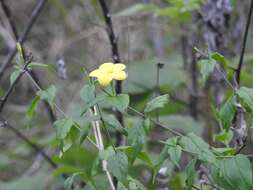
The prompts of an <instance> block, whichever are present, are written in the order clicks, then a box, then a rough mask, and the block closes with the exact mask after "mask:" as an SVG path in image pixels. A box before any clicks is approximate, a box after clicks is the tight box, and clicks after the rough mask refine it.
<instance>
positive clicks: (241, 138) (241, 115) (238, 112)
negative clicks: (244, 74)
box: [233, 0, 253, 154]
mask: <svg viewBox="0 0 253 190" xmlns="http://www.w3.org/2000/svg"><path fill="white" fill-rule="evenodd" d="M252 13H253V0H251V2H250V9H249V13H248V18H247V22H246V26H245V31H244V36H243V43H242V50H241V53H240V59H239V63H238V66H237V69H236V71H235V89H239V88H240V76H241V71H242V66H243V61H244V55H245V49H246V44H247V39H248V34H249V27H250V24H251V19H252ZM236 102H237V105H239V106H237V107H236V112H235V115H234V119H233V125H234V126H235V132H238V131H243V133H238V134H239V136H238V135H237V136H238V137H236V139H235V141H236V142H242V144H240V146H239V147H238V149H237V154H239V153H240V152H241V151H242V150H243V148H245V147H246V138H247V130H246V129H245V126H244V123H245V119H244V115H245V112H244V113H241V108H242V107H241V104H240V102H239V98H238V97H237V100H236ZM242 109H243V108H242ZM238 115H239V117H238ZM237 120H239V121H237ZM237 125H239V126H237ZM237 144H238V143H237Z"/></svg>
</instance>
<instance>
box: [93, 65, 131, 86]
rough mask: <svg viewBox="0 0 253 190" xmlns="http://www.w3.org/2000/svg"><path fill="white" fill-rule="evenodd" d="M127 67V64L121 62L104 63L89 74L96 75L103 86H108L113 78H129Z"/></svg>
mask: <svg viewBox="0 0 253 190" xmlns="http://www.w3.org/2000/svg"><path fill="white" fill-rule="evenodd" d="M125 68H126V66H125V65H124V64H121V63H117V64H113V63H104V64H102V65H100V67H99V68H98V69H96V70H94V71H92V72H91V73H90V74H89V76H90V77H96V78H97V79H98V82H99V84H100V85H101V86H108V85H109V84H110V83H111V81H112V80H125V79H126V78H127V74H126V72H125V71H124V69H125Z"/></svg>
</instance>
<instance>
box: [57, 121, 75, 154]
mask: <svg viewBox="0 0 253 190" xmlns="http://www.w3.org/2000/svg"><path fill="white" fill-rule="evenodd" d="M75 125H76V124H75ZM78 132H79V131H78V129H77V128H76V127H71V129H70V130H69V132H68V134H67V136H66V137H65V138H64V139H61V140H60V148H61V152H60V157H62V156H63V153H65V152H66V151H67V150H69V149H70V148H71V147H72V145H73V144H74V143H75V142H77V140H78Z"/></svg>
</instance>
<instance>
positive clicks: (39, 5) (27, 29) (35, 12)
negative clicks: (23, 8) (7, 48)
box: [0, 0, 48, 80]
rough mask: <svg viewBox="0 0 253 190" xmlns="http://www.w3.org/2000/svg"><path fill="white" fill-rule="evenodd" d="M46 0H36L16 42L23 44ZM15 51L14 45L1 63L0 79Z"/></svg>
mask: <svg viewBox="0 0 253 190" xmlns="http://www.w3.org/2000/svg"><path fill="white" fill-rule="evenodd" d="M47 1H48V0H38V3H37V5H36V6H35V8H34V10H33V12H32V15H31V17H30V20H29V21H28V24H27V26H26V27H25V29H24V31H23V33H22V35H21V36H20V37H19V38H18V42H19V43H20V44H23V43H24V41H25V40H26V38H27V36H28V34H29V32H30V31H31V29H32V27H33V25H34V24H35V22H36V20H37V18H38V16H39V15H40V13H41V11H42V9H43V7H44V6H45V4H46V3H47ZM16 53H17V48H16V47H14V48H13V49H12V50H11V52H10V53H9V54H8V55H7V58H6V59H5V60H4V62H3V63H2V64H1V67H0V80H1V78H2V77H3V74H4V71H5V70H6V68H7V67H8V65H9V64H10V63H11V61H12V59H13V58H14V56H15V55H16Z"/></svg>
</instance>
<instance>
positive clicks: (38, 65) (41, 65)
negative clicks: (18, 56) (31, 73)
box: [28, 62, 48, 68]
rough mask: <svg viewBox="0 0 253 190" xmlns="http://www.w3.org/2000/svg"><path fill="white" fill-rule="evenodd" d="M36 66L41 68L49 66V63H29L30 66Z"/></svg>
mask: <svg viewBox="0 0 253 190" xmlns="http://www.w3.org/2000/svg"><path fill="white" fill-rule="evenodd" d="M35 67H41V68H47V67H48V65H47V64H44V63H36V62H32V63H30V64H29V66H28V68H35Z"/></svg>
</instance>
